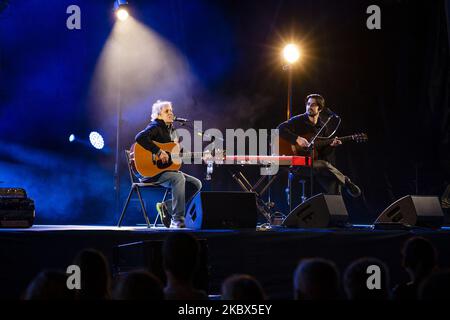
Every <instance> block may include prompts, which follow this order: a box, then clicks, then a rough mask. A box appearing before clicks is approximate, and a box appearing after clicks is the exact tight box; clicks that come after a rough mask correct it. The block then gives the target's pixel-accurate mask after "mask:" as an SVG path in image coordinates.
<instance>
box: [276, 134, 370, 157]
mask: <svg viewBox="0 0 450 320" xmlns="http://www.w3.org/2000/svg"><path fill="white" fill-rule="evenodd" d="M303 138H305V139H306V140H308V141H311V140H312V138H313V136H304V137H303ZM336 138H337V139H339V140H341V141H342V143H344V142H348V141H354V142H357V143H361V142H367V141H368V140H369V138H368V137H367V134H365V133H357V134H352V135H349V136H344V137H336ZM334 139H335V138H330V139H325V138H317V139H316V141H315V142H314V158H315V159H316V158H317V154H318V153H317V150H320V149H321V148H323V147H326V146H329V145H331V143H332V142H333V140H334ZM277 140H278V141H276V142H275V143H278V154H279V155H285V156H310V155H311V151H310V150H308V149H307V148H304V147H300V146H299V145H298V144H297V143H296V144H291V143H290V142H289V141H287V140H286V139H283V138H282V137H278V139H277ZM274 150H276V149H274Z"/></svg>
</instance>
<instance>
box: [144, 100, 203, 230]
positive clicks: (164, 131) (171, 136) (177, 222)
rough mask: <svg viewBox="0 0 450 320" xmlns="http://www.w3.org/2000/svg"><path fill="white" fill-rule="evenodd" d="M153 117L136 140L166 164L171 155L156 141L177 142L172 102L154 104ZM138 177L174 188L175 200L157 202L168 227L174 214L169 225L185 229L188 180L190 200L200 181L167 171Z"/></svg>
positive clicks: (183, 174) (173, 198)
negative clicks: (152, 175) (190, 190)
mask: <svg viewBox="0 0 450 320" xmlns="http://www.w3.org/2000/svg"><path fill="white" fill-rule="evenodd" d="M151 120H152V121H151V122H150V124H149V125H148V126H147V127H146V128H145V129H144V130H142V131H141V132H139V133H138V134H137V136H136V142H137V143H139V144H140V145H141V146H142V147H143V148H145V149H147V150H149V151H151V152H152V153H153V154H156V155H158V157H159V158H160V159H161V161H162V162H163V163H167V162H168V161H169V155H168V154H167V153H166V152H165V151H163V150H161V149H160V148H159V147H158V146H157V145H156V144H155V143H153V141H156V142H160V143H167V142H174V141H175V142H177V141H178V137H177V134H176V131H175V130H174V128H173V121H174V115H173V111H172V103H171V102H169V101H160V100H158V101H157V102H156V103H154V104H153V107H152V115H151ZM139 179H140V180H141V181H142V182H152V183H156V184H160V185H162V186H164V187H166V188H171V189H172V199H171V200H169V201H167V202H165V203H157V204H156V209H157V211H158V213H159V214H160V216H161V220H162V221H163V223H164V225H165V226H166V227H169V221H170V216H172V218H171V222H170V228H178V229H179V228H185V227H186V225H185V223H184V216H185V206H186V199H185V198H186V195H185V189H186V182H189V183H191V184H192V185H193V186H194V188H195V192H194V194H193V196H192V197H190V198H189V200H190V199H192V198H193V197H194V196H195V194H197V192H199V191H200V189H201V188H202V183H201V181H200V180H199V179H197V178H195V177H193V176H190V175H187V174H185V173H183V172H181V171H165V172H163V173H161V174H159V175H157V176H155V177H152V178H147V177H139Z"/></svg>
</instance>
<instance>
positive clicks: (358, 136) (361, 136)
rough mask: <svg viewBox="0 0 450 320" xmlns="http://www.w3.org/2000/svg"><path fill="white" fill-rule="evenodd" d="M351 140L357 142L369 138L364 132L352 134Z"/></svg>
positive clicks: (365, 140)
mask: <svg viewBox="0 0 450 320" xmlns="http://www.w3.org/2000/svg"><path fill="white" fill-rule="evenodd" d="M352 140H353V141H355V142H357V143H360V142H367V141H368V140H369V137H368V136H367V134H365V133H357V134H353V135H352Z"/></svg>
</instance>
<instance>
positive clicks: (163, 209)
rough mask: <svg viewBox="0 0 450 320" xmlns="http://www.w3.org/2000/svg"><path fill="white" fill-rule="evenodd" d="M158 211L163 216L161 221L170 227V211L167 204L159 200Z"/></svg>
mask: <svg viewBox="0 0 450 320" xmlns="http://www.w3.org/2000/svg"><path fill="white" fill-rule="evenodd" d="M156 211H158V214H159V217H160V218H161V222H162V223H163V225H164V226H165V227H166V228H169V227H170V220H171V217H170V213H169V210H167V206H166V204H165V203H164V202H158V203H157V204H156Z"/></svg>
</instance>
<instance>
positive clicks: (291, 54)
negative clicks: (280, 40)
mask: <svg viewBox="0 0 450 320" xmlns="http://www.w3.org/2000/svg"><path fill="white" fill-rule="evenodd" d="M283 57H284V60H286V62H287V63H288V64H293V63H295V62H297V60H298V59H299V58H300V49H299V48H298V46H297V45H295V44H293V43H290V44H288V45H286V46H285V47H284V49H283Z"/></svg>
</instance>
